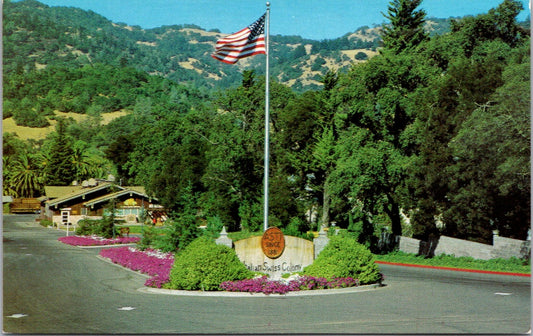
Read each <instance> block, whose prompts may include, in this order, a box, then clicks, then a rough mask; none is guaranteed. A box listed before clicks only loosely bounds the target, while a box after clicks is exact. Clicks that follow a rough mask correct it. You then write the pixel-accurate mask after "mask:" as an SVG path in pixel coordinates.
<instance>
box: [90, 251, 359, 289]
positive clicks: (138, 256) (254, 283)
mask: <svg viewBox="0 0 533 336" xmlns="http://www.w3.org/2000/svg"><path fill="white" fill-rule="evenodd" d="M100 256H102V257H104V258H108V259H109V260H111V261H112V262H113V263H115V264H118V265H121V266H123V267H126V268H128V269H131V270H134V271H139V272H141V273H144V274H147V275H151V276H152V277H151V278H150V279H148V280H146V282H145V283H144V285H145V286H148V287H156V288H162V287H163V285H164V284H165V283H167V282H169V276H170V270H171V268H172V266H173V265H174V255H173V254H172V253H162V252H160V251H157V250H153V249H146V250H144V251H140V250H138V249H136V248H134V247H128V246H123V247H114V248H109V249H105V250H102V251H100ZM354 286H359V280H357V279H353V278H351V277H347V278H333V279H331V280H328V279H326V278H321V277H313V276H308V275H304V276H296V277H295V278H294V279H292V280H279V281H275V280H268V278H267V277H266V276H262V277H260V278H254V279H246V280H240V281H225V282H223V283H221V284H220V287H219V289H220V290H223V291H230V292H248V293H264V294H267V295H268V294H286V293H288V292H292V291H301V290H313V289H333V288H346V287H354Z"/></svg>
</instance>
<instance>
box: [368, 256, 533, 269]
mask: <svg viewBox="0 0 533 336" xmlns="http://www.w3.org/2000/svg"><path fill="white" fill-rule="evenodd" d="M375 260H376V261H384V262H393V263H402V264H414V265H427V266H435V267H449V268H462V269H471V270H481V271H491V272H508V273H524V274H531V265H530V262H529V260H523V259H519V258H516V257H513V258H510V259H501V258H497V259H490V260H481V259H474V258H472V257H455V256H452V255H446V254H441V255H438V256H435V257H433V258H425V257H424V256H417V255H415V254H411V253H404V252H399V251H398V252H392V253H389V254H385V255H375Z"/></svg>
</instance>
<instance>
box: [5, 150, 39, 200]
mask: <svg viewBox="0 0 533 336" xmlns="http://www.w3.org/2000/svg"><path fill="white" fill-rule="evenodd" d="M9 168H10V174H9V175H10V179H9V184H10V186H9V187H10V188H11V189H12V190H14V191H15V192H16V194H17V196H18V197H34V196H36V195H38V194H39V192H40V190H41V189H42V183H41V181H42V177H41V174H40V172H41V171H42V169H40V167H39V166H38V165H37V164H36V160H35V158H33V157H32V156H30V155H29V154H28V153H21V154H19V155H17V156H16V157H15V159H14V160H13V162H12V163H11V165H9Z"/></svg>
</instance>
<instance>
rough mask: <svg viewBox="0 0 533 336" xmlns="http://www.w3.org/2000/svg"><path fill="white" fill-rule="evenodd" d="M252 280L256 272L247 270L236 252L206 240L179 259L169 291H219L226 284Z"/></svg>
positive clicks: (173, 268)
mask: <svg viewBox="0 0 533 336" xmlns="http://www.w3.org/2000/svg"><path fill="white" fill-rule="evenodd" d="M252 276H253V272H251V271H250V270H248V269H247V268H246V266H244V264H243V263H242V262H241V261H240V260H239V258H238V257H237V254H236V253H235V251H234V250H233V249H231V248H229V247H227V246H223V245H217V244H216V243H215V242H214V241H213V240H212V239H210V238H208V237H205V236H202V237H200V238H197V239H195V240H194V241H193V242H192V243H190V244H189V245H188V246H187V247H186V248H185V249H183V250H181V251H180V252H179V253H178V254H177V255H176V257H175V261H174V266H173V267H172V270H171V271H170V282H169V284H168V285H166V288H171V289H185V290H200V289H201V290H219V285H220V284H221V283H222V282H224V281H234V280H242V279H247V278H251V277H252Z"/></svg>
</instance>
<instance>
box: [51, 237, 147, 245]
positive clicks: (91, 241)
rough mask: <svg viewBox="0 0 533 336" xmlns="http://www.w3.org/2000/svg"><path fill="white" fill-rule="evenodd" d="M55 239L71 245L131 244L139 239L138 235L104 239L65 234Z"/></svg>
mask: <svg viewBox="0 0 533 336" xmlns="http://www.w3.org/2000/svg"><path fill="white" fill-rule="evenodd" d="M57 240H59V241H60V242H62V243H64V244H68V245H73V246H101V245H115V244H131V243H136V242H138V241H139V240H141V239H140V238H139V237H119V238H114V239H106V238H102V237H98V236H67V237H59V238H58V239H57Z"/></svg>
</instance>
